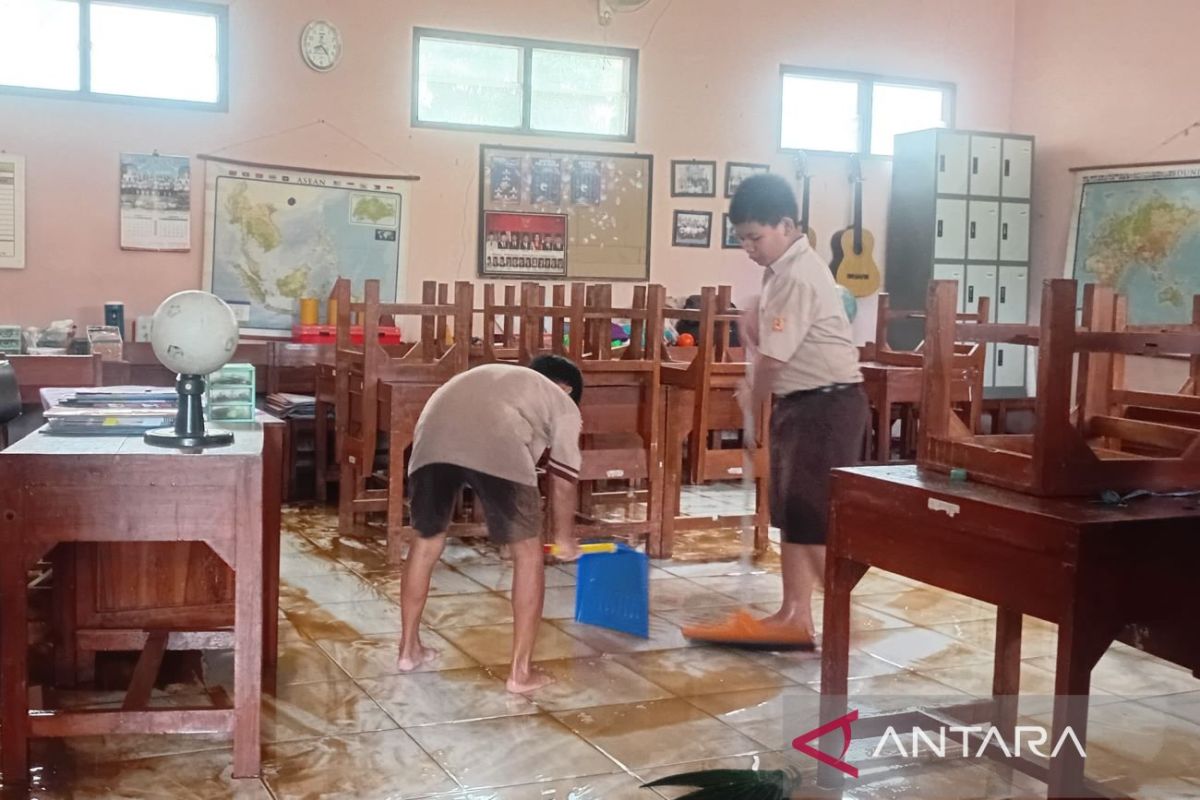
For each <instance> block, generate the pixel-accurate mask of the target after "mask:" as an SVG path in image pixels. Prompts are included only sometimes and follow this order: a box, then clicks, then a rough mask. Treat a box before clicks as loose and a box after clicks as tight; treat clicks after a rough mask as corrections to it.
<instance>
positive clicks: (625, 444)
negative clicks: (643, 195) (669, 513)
mask: <svg viewBox="0 0 1200 800" xmlns="http://www.w3.org/2000/svg"><path fill="white" fill-rule="evenodd" d="M521 295H522V298H521V299H522V302H521V306H522V317H521V329H520V336H519V344H518V350H519V352H518V360H519V361H520V363H522V364H528V363H529V362H530V361H531V360H532V359H533V358H534V357H536V356H538V355H540V354H542V353H547V352H549V353H555V354H558V355H562V356H566V357H567V358H570V359H571V360H572V361H574V362H575V363H576V364H578V365H579V368H580V371H582V372H583V380H584V392H583V402H582V405H581V406H580V411H581V413H582V415H583V443H582V450H583V466H582V468H581V469H580V483H581V487H584V488H586V487H587V486H588V485H589V484H592V483H595V482H597V481H606V480H626V481H645V483H646V516H645V518H644V519H630V518H629V517H628V515H626V516H625V517H624V518H623V519H621V520H620V521H612V522H603V521H600V520H597V519H594V518H591V517H590V516H587V515H583V514H581V515H578V516H577V520H578V522H577V524H576V528H575V532H576V535H577V536H580V537H588V536H597V535H599V536H617V537H622V538H626V539H630V540H634V541H636V540H638V539H640V538H641V537H643V536H645V537H646V538H647V540H648V543H649V546H650V547H651V548H652V549H653V548H656V547H658V540H659V537H660V536H661V532H662V508H663V472H662V455H661V443H662V383H661V377H660V373H661V356H660V354H661V349H662V319H663V302H664V299H665V293H664V291H663V287H662V286H659V285H657V284H655V285H650V286H636V287H634V289H633V301H632V303H631V305H630V306H629V307H625V308H620V307H614V306H613V304H612V286H611V285H608V284H597V285H592V286H585V285H584V284H582V283H576V284H572V285H571V287H570V295H569V297H568V293H567V287H565V286H563V285H558V286H555V287H553V290H552V304H551V305H549V306H546V305H544V302H545V300H544V297H545V290H544V288H543V287H540V286H536V285H533V284H526V285H523V286H522V287H521ZM618 320H628V321H629V325H630V331H629V340H628V343H626V344H624V345H620V346H617V347H614V346H613V344H612V330H613V324H614V323H615V322H617V321H618ZM546 328H549V334H550V335H549V340H548V341H547V337H546V336H545V334H544V331H545V330H546ZM581 494H586V492H585V491H582V490H581Z"/></svg>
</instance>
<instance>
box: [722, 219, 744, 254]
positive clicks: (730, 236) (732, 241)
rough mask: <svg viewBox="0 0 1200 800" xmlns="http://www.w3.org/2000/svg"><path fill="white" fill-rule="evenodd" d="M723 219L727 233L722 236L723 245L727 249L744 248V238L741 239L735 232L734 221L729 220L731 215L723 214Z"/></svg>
mask: <svg viewBox="0 0 1200 800" xmlns="http://www.w3.org/2000/svg"><path fill="white" fill-rule="evenodd" d="M721 221H722V222H724V223H725V224H724V231H725V235H724V236H722V237H721V247H722V248H723V249H725V250H740V249H742V240H741V239H739V238H738V235H737V233H735V232H734V230H733V223H732V222H730V221H729V215H728V214H722V215H721Z"/></svg>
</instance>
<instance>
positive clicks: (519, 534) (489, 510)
mask: <svg viewBox="0 0 1200 800" xmlns="http://www.w3.org/2000/svg"><path fill="white" fill-rule="evenodd" d="M408 480H409V490H410V492H411V495H410V496H411V497H412V506H411V512H410V513H411V517H412V525H413V527H414V528H416V529H417V533H419V534H420V535H421V536H422V538H426V539H428V538H430V537H432V536H437V535H438V534H439V533H444V532H445V531H446V529H447V528H448V527H450V518H451V515H452V514H453V513H454V503H455V501H457V500H458V493H459V491H460V490H461V489H462V488H463V487H464V486H470V487H471V491H472V492H474V493H475V497H477V498H478V499H479V502H480V503H482V504H483V516H484V519H485V520H486V521H487V529H488V538H490V539H491V540H492V541H493V542H495V543H496V544H508V543H509V542H517V541H520V540H522V539H528V538H530V537H533V536H541V535H542V496H541V494H540V493H539V492H538V490H537V487H536V486H526V485H525V484H523V483H516V482H514V481H510V480H507V479H505V478H497V477H496V476H495V475H488V474H487V473H484V472H476V471H475V470H473V469H468V468H466V467H460V466H458V465H457V464H426V465H425V466H423V467H420V468H419V469H418V470H417V471H416V472H414V473H413V474H412V475H410V476H409V479H408Z"/></svg>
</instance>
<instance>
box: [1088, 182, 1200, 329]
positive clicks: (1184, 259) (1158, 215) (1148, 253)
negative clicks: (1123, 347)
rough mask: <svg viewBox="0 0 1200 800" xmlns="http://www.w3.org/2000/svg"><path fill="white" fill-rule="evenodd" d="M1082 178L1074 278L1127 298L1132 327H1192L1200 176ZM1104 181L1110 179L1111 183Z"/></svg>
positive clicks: (1199, 252) (1198, 274)
mask: <svg viewBox="0 0 1200 800" xmlns="http://www.w3.org/2000/svg"><path fill="white" fill-rule="evenodd" d="M1178 172H1180V171H1178V170H1176V171H1173V172H1168V173H1165V174H1164V173H1153V172H1150V173H1145V172H1144V173H1141V174H1140V175H1139V174H1134V175H1130V174H1121V175H1118V176H1098V177H1096V178H1095V179H1091V178H1089V177H1085V178H1084V184H1083V187H1082V192H1081V195H1080V202H1079V213H1078V217H1077V219H1078V228H1077V231H1076V235H1075V250H1074V265H1073V266H1074V275H1075V278H1076V279H1077V280H1078V281H1079V282H1080V286H1079V289H1080V297H1081V299H1082V292H1083V285H1084V284H1085V283H1097V284H1100V285H1101V286H1106V287H1110V288H1112V289H1114V290H1116V291H1117V292H1119V293H1120V294H1122V295H1124V296H1125V297H1126V298H1127V299H1128V305H1129V322H1130V324H1134V325H1153V324H1180V323H1187V322H1190V321H1191V317H1192V297H1193V295H1195V294H1196V293H1197V292H1198V291H1200V174H1182V175H1181V174H1176V173H1178ZM1106 178H1107V179H1106Z"/></svg>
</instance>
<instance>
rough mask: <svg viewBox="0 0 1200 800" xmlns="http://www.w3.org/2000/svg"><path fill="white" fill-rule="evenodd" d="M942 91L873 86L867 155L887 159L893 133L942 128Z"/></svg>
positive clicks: (919, 87)
mask: <svg viewBox="0 0 1200 800" xmlns="http://www.w3.org/2000/svg"><path fill="white" fill-rule="evenodd" d="M942 100H943V97H942V90H941V89H932V88H929V87H925V86H895V85H888V84H886V83H877V84H875V90H874V92H873V94H872V101H871V103H872V105H871V152H872V153H874V154H875V155H879V156H890V155H891V154H892V148H893V146H894V145H895V140H894V139H893V137H894V136H895V135H896V134H897V133H908V132H909V131H921V130H925V129H927V128H944V127H946V125H947V123H948V122H949V120H947V119H945V117H944V115H943V112H942V109H943V108H944V104H943V102H942Z"/></svg>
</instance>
